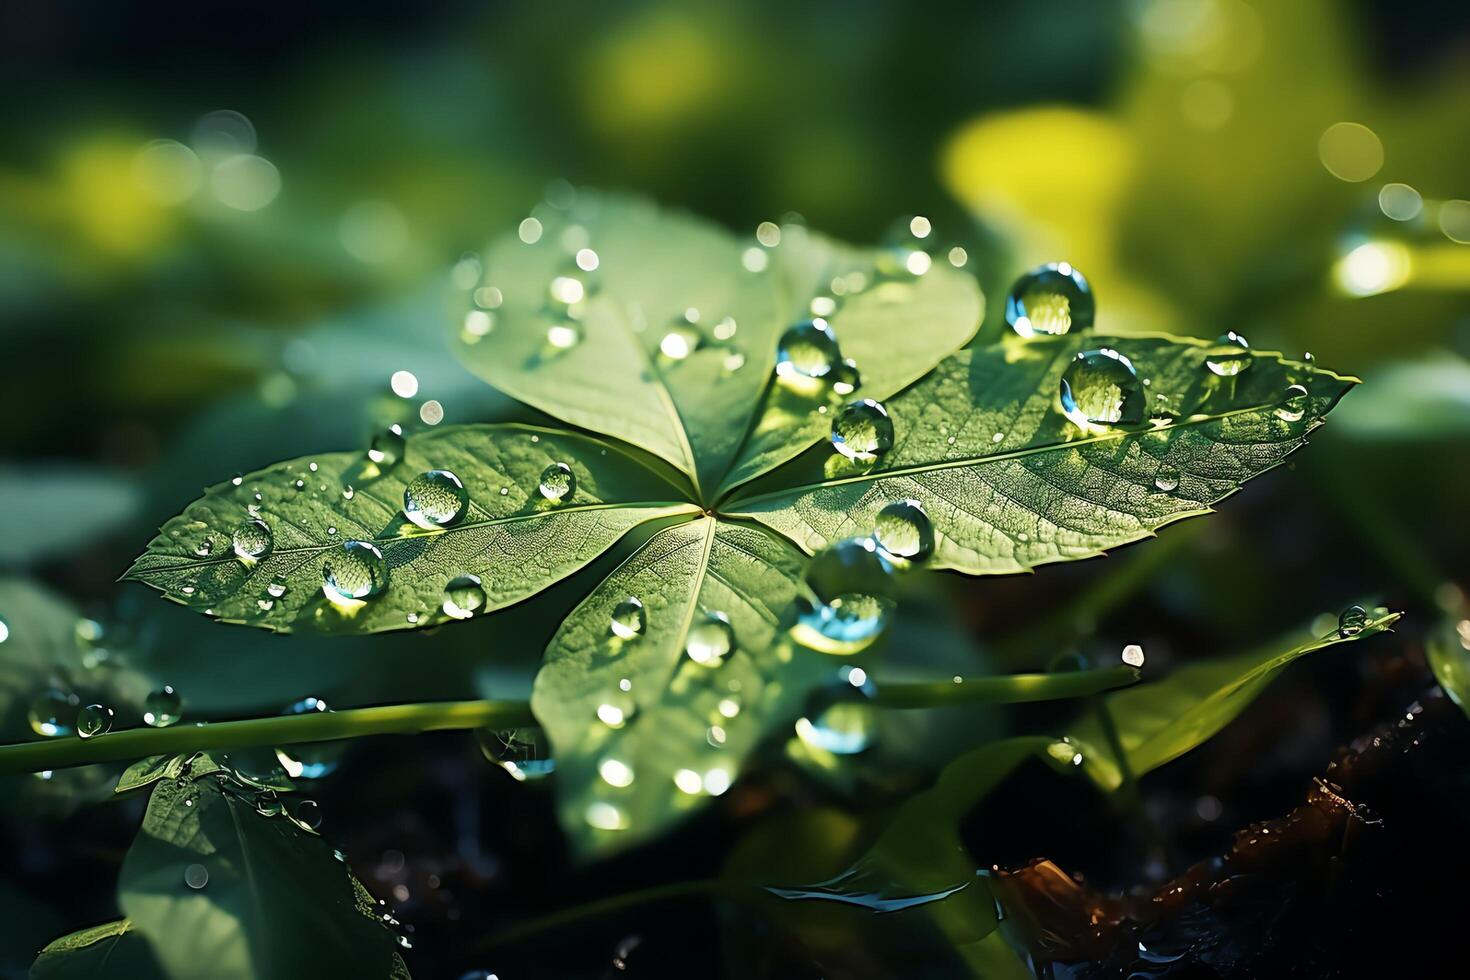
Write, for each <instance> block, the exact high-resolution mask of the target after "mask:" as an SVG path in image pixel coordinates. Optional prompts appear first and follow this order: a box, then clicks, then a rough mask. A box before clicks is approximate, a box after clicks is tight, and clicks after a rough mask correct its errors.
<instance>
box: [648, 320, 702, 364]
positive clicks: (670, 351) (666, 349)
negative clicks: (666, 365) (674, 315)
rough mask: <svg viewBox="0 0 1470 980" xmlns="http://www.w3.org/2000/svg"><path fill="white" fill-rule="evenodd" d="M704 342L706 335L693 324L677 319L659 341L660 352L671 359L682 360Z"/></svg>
mask: <svg viewBox="0 0 1470 980" xmlns="http://www.w3.org/2000/svg"><path fill="white" fill-rule="evenodd" d="M703 343H704V336H703V335H702V334H701V333H700V332H699V330H698V328H696V327H695V326H694V325H693V324H691V323H689V322H687V321H685V320H675V321H674V323H673V324H671V325H670V326H669V329H668V332H667V333H665V334H664V336H663V339H662V340H660V341H659V342H658V352H659V353H660V354H662V355H663V356H664V357H666V358H668V359H669V360H671V361H682V360H684V359H685V358H686V357H688V356H689V355H690V354H693V353H694V352H695V351H696V350H698V349H699V347H700V345H701V344H703Z"/></svg>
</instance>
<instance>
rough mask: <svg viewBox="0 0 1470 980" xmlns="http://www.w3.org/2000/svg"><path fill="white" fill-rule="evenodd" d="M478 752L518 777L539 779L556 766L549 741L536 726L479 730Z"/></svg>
mask: <svg viewBox="0 0 1470 980" xmlns="http://www.w3.org/2000/svg"><path fill="white" fill-rule="evenodd" d="M478 739H479V742H480V752H481V753H482V754H483V755H484V756H485V758H486V759H488V760H489V761H491V762H493V763H494V764H495V765H497V766H499V767H500V768H502V769H504V770H505V771H506V772H508V773H510V774H511V775H512V776H514V777H515V778H516V779H518V780H526V779H540V778H541V777H543V776H549V775H551V773H552V772H554V771H555V770H556V761H555V760H554V759H553V758H552V757H551V742H550V740H549V739H547V737H546V733H545V732H543V731H542V730H541V729H539V728H507V729H505V730H503V731H498V732H493V731H488V730H481V731H480V732H479V733H478Z"/></svg>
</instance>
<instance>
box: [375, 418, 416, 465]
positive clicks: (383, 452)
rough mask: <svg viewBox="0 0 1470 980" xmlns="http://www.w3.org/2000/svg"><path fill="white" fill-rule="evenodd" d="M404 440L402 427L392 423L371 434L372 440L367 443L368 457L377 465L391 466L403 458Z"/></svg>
mask: <svg viewBox="0 0 1470 980" xmlns="http://www.w3.org/2000/svg"><path fill="white" fill-rule="evenodd" d="M406 442H407V440H405V439H404V438H403V427H402V426H401V425H398V424H397V423H394V424H393V425H390V426H388V428H386V429H384V430H383V431H382V432H379V433H378V434H377V435H375V436H373V441H372V442H371V443H369V444H368V459H370V460H372V461H373V462H374V463H377V464H378V465H379V466H384V467H387V466H393V465H395V464H396V463H397V462H398V461H399V460H400V459H402V458H403V449H404V446H405V444H406Z"/></svg>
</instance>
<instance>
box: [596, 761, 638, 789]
mask: <svg viewBox="0 0 1470 980" xmlns="http://www.w3.org/2000/svg"><path fill="white" fill-rule="evenodd" d="M597 774H598V775H599V776H601V777H602V781H603V782H605V783H607V784H608V785H609V786H616V787H618V788H619V789H622V788H623V787H625V786H632V785H633V767H632V766H630V765H628V764H627V763H626V762H624V761H623V760H622V759H603V760H602V762H601V764H600V765H598V767H597Z"/></svg>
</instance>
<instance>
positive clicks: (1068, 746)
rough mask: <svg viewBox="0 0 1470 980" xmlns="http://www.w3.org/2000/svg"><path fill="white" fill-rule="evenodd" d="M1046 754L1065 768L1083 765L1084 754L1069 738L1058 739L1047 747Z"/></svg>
mask: <svg viewBox="0 0 1470 980" xmlns="http://www.w3.org/2000/svg"><path fill="white" fill-rule="evenodd" d="M1046 754H1047V755H1049V756H1051V757H1052V758H1053V759H1055V760H1056V761H1058V762H1060V763H1061V764H1062V765H1064V766H1080V765H1082V753H1081V752H1080V751H1078V749H1077V746H1076V745H1074V744H1072V740H1071V739H1068V738H1062V739H1058V740H1057V741H1055V742H1052V743H1051V744H1050V745H1048V746H1047V747H1046Z"/></svg>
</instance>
